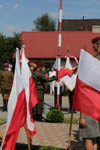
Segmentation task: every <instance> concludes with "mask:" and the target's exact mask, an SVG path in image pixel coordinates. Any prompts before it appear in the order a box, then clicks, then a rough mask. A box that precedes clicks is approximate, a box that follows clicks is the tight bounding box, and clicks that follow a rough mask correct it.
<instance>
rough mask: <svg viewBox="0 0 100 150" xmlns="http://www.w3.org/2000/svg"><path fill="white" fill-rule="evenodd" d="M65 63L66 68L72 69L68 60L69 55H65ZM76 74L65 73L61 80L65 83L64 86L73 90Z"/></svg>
mask: <svg viewBox="0 0 100 150" xmlns="http://www.w3.org/2000/svg"><path fill="white" fill-rule="evenodd" d="M65 58H66V63H65V68H66V69H70V70H74V69H75V68H76V67H75V68H73V67H72V65H71V61H70V57H68V56H66V57H65ZM76 76H77V73H74V74H72V75H67V76H64V77H63V78H62V79H61V80H62V82H63V83H64V84H65V86H66V87H67V89H69V90H70V91H73V90H74V88H75V84H76Z"/></svg>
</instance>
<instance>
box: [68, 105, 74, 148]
mask: <svg viewBox="0 0 100 150" xmlns="http://www.w3.org/2000/svg"><path fill="white" fill-rule="evenodd" d="M73 114H74V108H72V113H71V119H70V127H69V135H68V144H67V150H71V133H72V120H73Z"/></svg>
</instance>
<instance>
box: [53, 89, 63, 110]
mask: <svg viewBox="0 0 100 150" xmlns="http://www.w3.org/2000/svg"><path fill="white" fill-rule="evenodd" d="M54 91H55V92H54V107H55V108H56V105H57V87H54ZM59 104H60V108H62V87H60V95H59Z"/></svg>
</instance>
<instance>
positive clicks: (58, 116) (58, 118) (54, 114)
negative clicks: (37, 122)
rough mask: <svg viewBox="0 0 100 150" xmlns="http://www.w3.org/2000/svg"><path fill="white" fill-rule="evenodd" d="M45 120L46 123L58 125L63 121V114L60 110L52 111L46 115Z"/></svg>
mask: <svg viewBox="0 0 100 150" xmlns="http://www.w3.org/2000/svg"><path fill="white" fill-rule="evenodd" d="M46 119H47V121H48V122H54V123H56V122H59V123H60V122H63V121H64V114H63V113H62V112H61V111H60V110H57V109H52V110H50V111H49V112H48V113H47V115H46Z"/></svg>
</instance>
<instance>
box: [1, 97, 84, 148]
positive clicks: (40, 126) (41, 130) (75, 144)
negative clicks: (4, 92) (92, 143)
mask: <svg viewBox="0 0 100 150" xmlns="http://www.w3.org/2000/svg"><path fill="white" fill-rule="evenodd" d="M62 103H63V110H62V111H63V113H64V116H65V117H66V118H70V114H69V113H68V98H67V96H65V97H63V102H62ZM53 104H54V102H53V96H50V95H45V104H44V113H43V116H44V118H45V116H46V114H47V112H48V111H49V110H50V109H51V108H53ZM74 117H75V118H79V113H77V114H74ZM0 118H5V119H6V118H7V112H2V97H1V96H0ZM35 125H36V128H37V133H36V134H35V135H34V137H33V140H32V144H33V145H35V146H49V145H50V146H55V147H59V148H62V149H66V148H67V140H68V132H69V124H64V123H47V122H36V121H35ZM5 128H6V124H3V125H1V126H0V135H4V133H5ZM17 143H21V144H27V138H26V133H25V130H24V128H22V129H21V130H20V132H19V135H18V139H17ZM71 147H72V149H74V150H77V149H78V150H80V149H81V147H82V145H81V143H79V141H78V124H75V125H73V127H72V140H71Z"/></svg>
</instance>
